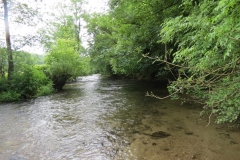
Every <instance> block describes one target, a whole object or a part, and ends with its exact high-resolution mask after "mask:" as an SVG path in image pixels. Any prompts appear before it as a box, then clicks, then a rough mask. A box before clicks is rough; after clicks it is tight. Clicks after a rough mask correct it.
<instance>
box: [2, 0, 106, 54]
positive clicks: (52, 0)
mask: <svg viewBox="0 0 240 160" xmlns="http://www.w3.org/2000/svg"><path fill="white" fill-rule="evenodd" d="M19 1H21V3H22V2H28V3H27V4H30V6H31V4H32V5H36V2H35V1H36V0H19ZM37 1H41V3H37V4H40V5H42V4H44V6H40V7H41V8H43V9H44V11H45V12H46V11H48V10H49V12H52V11H53V9H52V8H54V7H53V6H54V5H55V4H56V3H57V2H59V1H60V0H37ZM63 1H69V0H61V2H63ZM85 1H86V2H87V3H86V4H84V6H83V9H84V10H86V11H87V12H88V13H93V12H97V13H103V12H106V11H107V3H108V0H85ZM29 2H30V3H29ZM31 2H32V3H31ZM33 2H34V3H33ZM46 18H47V17H46ZM49 18H51V17H49ZM0 21H1V22H0V32H1V35H5V33H4V21H3V19H0ZM82 24H83V25H84V24H86V23H84V22H82ZM9 25H10V34H11V35H15V34H20V35H24V34H25V33H34V32H36V28H30V27H27V26H14V25H13V24H12V23H11V22H10V24H9ZM38 26H41V24H40V25H38ZM83 27H84V26H83ZM81 36H82V43H83V46H84V47H88V44H87V40H88V39H89V37H88V36H87V31H86V29H84V28H82V33H81ZM0 41H5V37H4V36H0ZM21 50H25V51H28V52H31V53H37V54H44V51H43V49H42V48H41V47H39V46H32V47H28V46H26V47H24V48H22V49H21Z"/></svg>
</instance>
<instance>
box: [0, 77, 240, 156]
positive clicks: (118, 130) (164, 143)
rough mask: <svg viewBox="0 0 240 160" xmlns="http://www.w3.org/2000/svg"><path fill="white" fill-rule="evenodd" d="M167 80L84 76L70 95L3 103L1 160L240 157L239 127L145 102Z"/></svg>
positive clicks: (173, 104) (174, 104)
mask: <svg viewBox="0 0 240 160" xmlns="http://www.w3.org/2000/svg"><path fill="white" fill-rule="evenodd" d="M161 86H164V85H161V83H159V82H152V81H130V80H107V79H101V77H100V75H91V76H86V77H80V79H79V81H78V82H76V83H72V84H67V85H66V86H65V88H64V90H63V91H62V92H59V93H56V94H53V95H50V96H44V97H40V98H36V99H31V100H28V101H24V102H16V103H8V104H1V105H0V159H1V160H45V159H46V160H65V159H71V160H127V159H129V160H135V159H136V160H138V159H139V160H144V159H146V160H148V159H151V160H159V159H160V160H161V159H163V160H164V159H223V160H224V159H231V160H234V159H236V160H237V159H239V157H240V152H239V151H240V145H239V144H240V136H239V130H238V126H237V125H216V124H214V122H212V123H211V124H210V126H209V127H208V128H205V126H206V125H207V123H208V117H207V116H206V117H201V118H200V117H199V111H200V108H199V107H197V106H195V105H192V104H184V105H181V104H180V101H171V100H169V99H165V100H157V99H154V98H151V97H145V93H146V91H153V92H154V93H155V94H157V95H159V96H166V95H167V94H168V92H167V90H166V88H165V87H161ZM213 121H214V120H213Z"/></svg>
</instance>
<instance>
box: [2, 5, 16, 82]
mask: <svg viewBox="0 0 240 160" xmlns="http://www.w3.org/2000/svg"><path fill="white" fill-rule="evenodd" d="M2 2H3V5H4V23H5V32H6V43H7V53H8V80H11V79H12V74H13V71H14V64H13V56H12V48H11V39H10V32H9V22H8V3H7V0H2Z"/></svg>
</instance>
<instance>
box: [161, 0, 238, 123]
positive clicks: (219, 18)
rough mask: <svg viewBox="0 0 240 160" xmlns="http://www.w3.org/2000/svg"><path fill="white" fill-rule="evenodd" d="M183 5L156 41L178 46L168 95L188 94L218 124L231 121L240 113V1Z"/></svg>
mask: <svg viewBox="0 0 240 160" xmlns="http://www.w3.org/2000/svg"><path fill="white" fill-rule="evenodd" d="M182 7H183V8H184V9H183V12H182V14H180V15H179V16H178V17H175V18H168V19H166V20H165V23H163V25H162V29H161V31H160V35H161V39H160V41H159V42H162V43H175V45H176V46H177V48H178V50H177V51H176V52H175V53H174V54H173V55H174V60H173V63H174V64H173V66H178V73H179V76H178V77H179V78H178V79H177V81H175V82H173V83H172V84H171V86H170V88H171V90H170V91H171V93H174V92H176V91H178V93H180V92H187V93H188V94H189V95H191V96H192V97H193V98H194V101H196V102H199V103H201V104H205V106H204V108H205V109H210V111H211V112H212V114H216V115H217V119H216V122H217V123H224V122H234V121H235V120H237V118H238V117H239V115H240V112H239V110H240V105H239V104H240V102H239V99H240V94H239V87H240V81H239V80H240V74H239V66H240V59H239V50H240V45H239V41H240V25H239V20H238V15H239V10H240V6H239V1H238V0H218V1H207V0H202V1H199V3H198V4H196V3H192V1H190V0H185V1H183V5H182ZM186 10H188V11H187V12H188V13H187V14H186Z"/></svg>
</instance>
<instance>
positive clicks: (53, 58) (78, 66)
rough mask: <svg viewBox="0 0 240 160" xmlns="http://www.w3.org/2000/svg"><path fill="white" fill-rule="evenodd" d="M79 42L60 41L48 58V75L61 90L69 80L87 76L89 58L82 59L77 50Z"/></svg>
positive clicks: (53, 47)
mask: <svg viewBox="0 0 240 160" xmlns="http://www.w3.org/2000/svg"><path fill="white" fill-rule="evenodd" d="M76 46H77V42H76V41H75V40H69V39H58V40H57V42H56V45H53V46H52V49H51V50H50V52H49V54H48V55H47V56H46V64H47V74H48V75H49V77H50V78H51V79H52V80H53V84H54V87H55V88H56V89H58V90H61V89H62V87H63V86H64V84H65V83H66V81H67V80H68V79H69V78H75V77H77V76H79V75H84V74H87V73H86V72H88V71H89V69H88V67H87V63H88V60H87V57H80V55H79V54H78V53H77V50H76Z"/></svg>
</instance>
